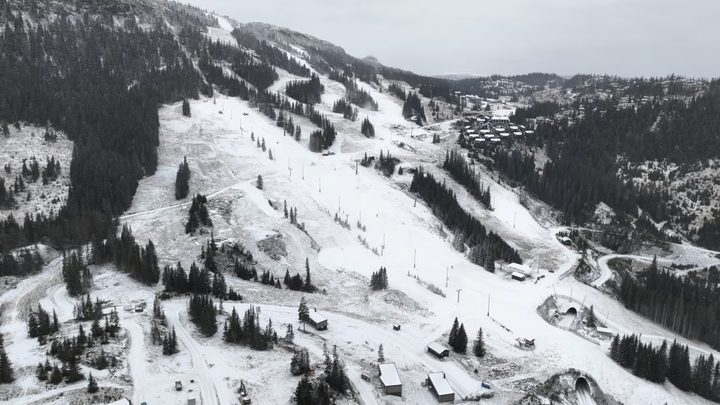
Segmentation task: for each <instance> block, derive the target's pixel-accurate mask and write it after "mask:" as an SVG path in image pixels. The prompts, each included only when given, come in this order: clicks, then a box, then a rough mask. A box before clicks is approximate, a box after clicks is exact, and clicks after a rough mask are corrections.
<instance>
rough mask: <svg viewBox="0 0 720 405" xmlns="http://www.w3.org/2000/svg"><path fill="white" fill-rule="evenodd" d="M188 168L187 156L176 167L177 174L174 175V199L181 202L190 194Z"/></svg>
mask: <svg viewBox="0 0 720 405" xmlns="http://www.w3.org/2000/svg"><path fill="white" fill-rule="evenodd" d="M190 175H191V173H190V166H189V165H188V162H187V156H186V157H185V158H184V159H183V162H182V163H180V167H178V171H177V174H176V175H175V199H176V200H182V199H183V198H185V197H187V196H188V193H189V192H190V185H189V183H190Z"/></svg>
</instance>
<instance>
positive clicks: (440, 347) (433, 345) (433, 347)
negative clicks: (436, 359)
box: [427, 342, 448, 354]
mask: <svg viewBox="0 0 720 405" xmlns="http://www.w3.org/2000/svg"><path fill="white" fill-rule="evenodd" d="M427 347H428V348H429V349H430V350H432V351H434V352H435V353H438V354H440V353H442V352H444V351H445V350H448V349H447V348H446V347H445V346H443V345H441V344H440V343H438V342H430V343H429V344H428V345H427Z"/></svg>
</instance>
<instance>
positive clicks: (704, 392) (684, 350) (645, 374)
mask: <svg viewBox="0 0 720 405" xmlns="http://www.w3.org/2000/svg"><path fill="white" fill-rule="evenodd" d="M610 358H611V359H613V360H614V361H615V362H616V363H618V364H619V365H620V366H622V367H624V368H626V369H630V370H632V373H633V374H634V375H636V376H638V377H640V378H644V379H646V380H649V381H652V382H654V383H657V384H662V383H664V382H665V379H667V380H668V381H670V382H671V383H672V384H673V385H675V386H676V387H678V388H679V389H681V390H683V391H686V392H688V391H690V392H694V393H696V394H698V395H700V396H701V397H703V398H705V399H708V400H711V401H713V402H718V403H720V362H718V361H715V358H714V356H713V355H712V353H710V355H709V356H707V357H706V356H705V355H704V354H700V355H699V356H698V357H697V358H696V359H695V362H694V363H692V364H691V362H690V354H689V349H688V346H687V345H681V344H679V343H677V341H674V342H673V343H672V345H670V347H669V348H668V344H667V342H666V341H663V343H662V345H660V347H654V346H653V345H652V344H649V343H648V344H645V343H642V342H641V341H640V337H639V336H636V335H635V334H632V335H624V336H623V337H620V336H619V335H615V337H614V338H613V340H612V342H611V343H610Z"/></svg>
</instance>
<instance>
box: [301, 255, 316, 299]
mask: <svg viewBox="0 0 720 405" xmlns="http://www.w3.org/2000/svg"><path fill="white" fill-rule="evenodd" d="M303 290H305V291H307V292H314V291H315V286H314V285H313V284H312V281H311V280H310V260H309V259H308V258H307V257H306V258H305V284H304V285H303Z"/></svg>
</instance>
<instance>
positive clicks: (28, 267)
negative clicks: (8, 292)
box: [0, 248, 45, 277]
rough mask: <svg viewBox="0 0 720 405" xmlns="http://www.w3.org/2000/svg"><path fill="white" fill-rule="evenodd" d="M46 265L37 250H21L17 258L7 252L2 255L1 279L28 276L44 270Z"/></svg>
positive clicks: (0, 256)
mask: <svg viewBox="0 0 720 405" xmlns="http://www.w3.org/2000/svg"><path fill="white" fill-rule="evenodd" d="M44 264H45V262H44V260H43V258H42V256H40V253H39V252H38V249H37V248H33V249H29V248H25V249H21V250H20V251H19V252H18V254H17V257H16V256H15V254H13V253H10V252H5V253H4V254H2V255H0V277H3V276H20V277H23V276H28V275H31V274H33V273H37V272H39V271H40V270H42V268H43V265H44Z"/></svg>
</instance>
